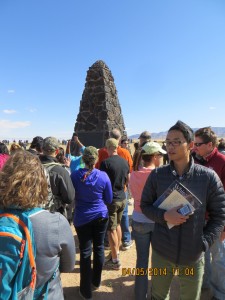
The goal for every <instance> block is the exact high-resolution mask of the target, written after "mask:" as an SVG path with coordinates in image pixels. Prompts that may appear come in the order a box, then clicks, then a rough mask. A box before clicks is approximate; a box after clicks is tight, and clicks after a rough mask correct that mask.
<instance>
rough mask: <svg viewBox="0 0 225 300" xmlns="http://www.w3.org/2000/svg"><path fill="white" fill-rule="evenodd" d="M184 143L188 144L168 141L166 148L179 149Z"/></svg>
mask: <svg viewBox="0 0 225 300" xmlns="http://www.w3.org/2000/svg"><path fill="white" fill-rule="evenodd" d="M184 143H186V142H185V141H172V142H169V141H166V147H169V146H173V147H178V146H180V145H181V144H184Z"/></svg>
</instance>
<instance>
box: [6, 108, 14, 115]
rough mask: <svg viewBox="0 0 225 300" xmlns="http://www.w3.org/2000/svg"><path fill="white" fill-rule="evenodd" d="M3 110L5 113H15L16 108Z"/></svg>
mask: <svg viewBox="0 0 225 300" xmlns="http://www.w3.org/2000/svg"><path fill="white" fill-rule="evenodd" d="M3 112H4V114H9V115H11V114H15V113H16V110H14V109H4V110H3Z"/></svg>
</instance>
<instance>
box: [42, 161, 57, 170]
mask: <svg viewBox="0 0 225 300" xmlns="http://www.w3.org/2000/svg"><path fill="white" fill-rule="evenodd" d="M43 166H44V167H45V168H46V169H48V170H51V169H52V168H53V167H54V166H61V164H60V163H56V162H50V163H47V164H43Z"/></svg>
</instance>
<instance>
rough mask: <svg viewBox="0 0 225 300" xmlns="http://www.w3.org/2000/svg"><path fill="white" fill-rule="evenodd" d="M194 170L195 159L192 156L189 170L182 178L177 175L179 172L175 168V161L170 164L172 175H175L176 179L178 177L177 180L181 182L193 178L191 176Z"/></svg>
mask: <svg viewBox="0 0 225 300" xmlns="http://www.w3.org/2000/svg"><path fill="white" fill-rule="evenodd" d="M193 169H194V159H193V157H192V156H191V155H190V161H189V166H188V169H187V170H186V171H185V172H184V174H183V175H182V176H180V175H179V174H178V173H177V171H176V169H175V167H174V163H173V161H171V162H170V170H171V173H172V174H173V176H174V177H176V179H179V181H183V180H185V179H187V178H189V177H190V176H191V174H192V173H193Z"/></svg>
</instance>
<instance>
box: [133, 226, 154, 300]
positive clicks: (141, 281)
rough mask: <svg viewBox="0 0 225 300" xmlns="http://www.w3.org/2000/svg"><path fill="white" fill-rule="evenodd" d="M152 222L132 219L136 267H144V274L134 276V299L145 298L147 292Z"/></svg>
mask: <svg viewBox="0 0 225 300" xmlns="http://www.w3.org/2000/svg"><path fill="white" fill-rule="evenodd" d="M154 225H155V224H154V223H140V222H135V221H132V234H133V238H134V240H135V244H136V252H137V261H136V269H137V270H140V268H143V269H144V272H145V274H144V275H142V276H140V275H136V276H135V287H134V293H135V299H136V300H144V299H147V292H148V265H149V262H148V260H149V250H150V242H151V238H152V233H153V230H154Z"/></svg>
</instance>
